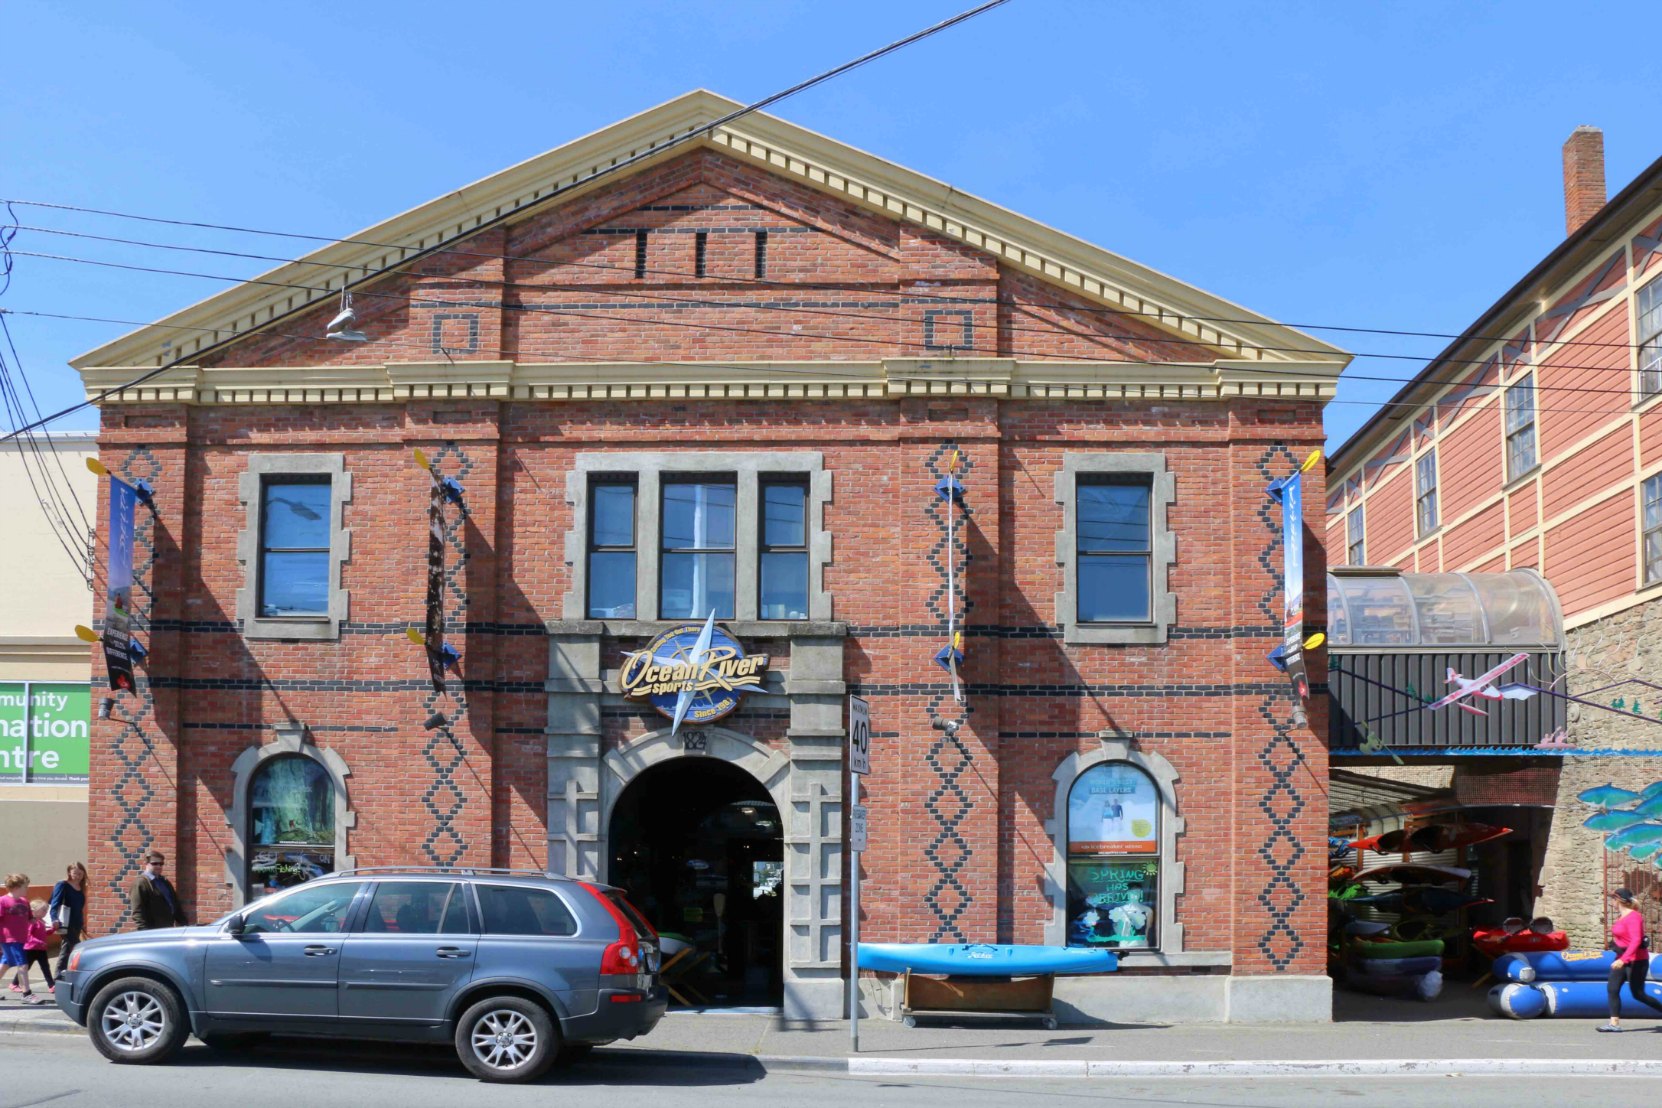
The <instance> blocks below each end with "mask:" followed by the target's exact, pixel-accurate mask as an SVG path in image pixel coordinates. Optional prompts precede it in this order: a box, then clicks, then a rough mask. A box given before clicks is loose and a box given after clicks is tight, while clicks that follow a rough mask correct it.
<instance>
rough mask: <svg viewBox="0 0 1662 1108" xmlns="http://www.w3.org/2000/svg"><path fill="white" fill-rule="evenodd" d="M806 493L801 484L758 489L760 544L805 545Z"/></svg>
mask: <svg viewBox="0 0 1662 1108" xmlns="http://www.w3.org/2000/svg"><path fill="white" fill-rule="evenodd" d="M807 506H808V490H807V488H806V487H804V486H802V485H763V486H762V545H763V546H806V545H807V538H806V535H807V532H806V529H805V525H806V518H805V517H806V509H807Z"/></svg>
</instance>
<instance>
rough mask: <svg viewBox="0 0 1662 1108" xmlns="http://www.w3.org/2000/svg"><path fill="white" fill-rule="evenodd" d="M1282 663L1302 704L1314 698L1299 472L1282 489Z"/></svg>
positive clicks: (1301, 486)
mask: <svg viewBox="0 0 1662 1108" xmlns="http://www.w3.org/2000/svg"><path fill="white" fill-rule="evenodd" d="M1281 591H1282V594H1283V596H1284V597H1285V600H1284V604H1283V611H1282V623H1281V651H1282V660H1283V661H1284V662H1285V663H1286V664H1287V675H1288V676H1289V677H1290V678H1292V682H1293V688H1294V690H1295V691H1297V693H1298V696H1299V699H1300V700H1306V699H1308V698H1309V696H1310V678H1309V676H1308V675H1307V674H1306V673H1305V669H1304V474H1303V473H1301V472H1299V471H1298V470H1294V471H1293V475H1292V476H1291V477H1288V478H1287V479H1286V482H1285V483H1284V484H1283V485H1282V486H1281Z"/></svg>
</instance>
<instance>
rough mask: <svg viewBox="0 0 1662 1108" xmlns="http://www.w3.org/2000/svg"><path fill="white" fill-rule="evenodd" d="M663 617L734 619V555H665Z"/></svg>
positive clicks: (659, 607)
mask: <svg viewBox="0 0 1662 1108" xmlns="http://www.w3.org/2000/svg"><path fill="white" fill-rule="evenodd" d="M660 572H661V573H662V575H663V582H662V584H663V590H662V595H661V596H660V597H659V603H658V618H659V619H704V618H705V617H706V616H708V615H709V614H710V611H711V609H712V608H713V609H714V610H715V613H716V618H717V619H732V618H733V555H731V554H665V555H664V557H663V561H662V563H661V566H660Z"/></svg>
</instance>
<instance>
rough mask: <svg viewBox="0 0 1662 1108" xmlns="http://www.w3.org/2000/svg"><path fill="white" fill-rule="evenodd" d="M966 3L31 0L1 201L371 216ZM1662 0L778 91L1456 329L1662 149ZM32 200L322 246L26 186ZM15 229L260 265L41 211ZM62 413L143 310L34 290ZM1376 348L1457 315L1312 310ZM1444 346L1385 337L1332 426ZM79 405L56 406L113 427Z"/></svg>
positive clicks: (953, 38)
mask: <svg viewBox="0 0 1662 1108" xmlns="http://www.w3.org/2000/svg"><path fill="white" fill-rule="evenodd" d="M969 6H970V0H884V2H882V3H868V2H865V0H843V2H840V3H837V4H826V3H823V2H821V3H810V2H792V0H756V2H751V0H730V2H726V3H715V2H708V3H706V2H695V0H677V2H635V0H613V2H612V3H607V4H595V3H568V2H564V0H561V2H544V3H525V4H509V3H493V2H490V0H477V2H474V3H470V4H466V5H458V4H454V3H427V2H421V0H402V2H399V3H381V2H358V3H351V4H340V3H333V4H323V3H311V2H305V0H302V2H294V3H290V4H286V5H281V6H272V5H264V4H223V3H220V4H209V3H205V2H204V3H197V4H185V3H165V2H161V3H156V2H153V3H149V4H144V5H135V4H127V3H116V2H113V0H92V2H88V3H82V4H64V3H59V2H57V0H9V3H8V4H7V18H6V23H7V27H8V31H9V32H10V33H9V34H8V35H7V38H8V40H9V44H10V46H11V49H10V50H9V51H8V53H7V76H6V81H5V85H6V95H5V96H4V97H0V134H3V135H4V136H5V137H6V144H5V149H4V157H3V158H0V195H3V196H6V197H11V198H22V199H29V200H47V201H54V202H60V203H68V204H76V205H83V206H87V207H97V208H110V209H116V210H120V211H129V212H139V213H144V214H151V215H162V216H169V217H174V218H184V219H194V220H201V221H207V222H215V223H227V224H238V225H242V226H249V227H260V228H272V229H281V230H288V231H300V232H306V233H311V234H322V235H349V234H351V233H352V232H354V231H356V230H358V229H360V228H362V227H365V226H368V225H370V224H372V223H374V222H377V221H379V220H381V219H383V218H385V217H387V216H389V215H392V214H394V213H396V212H399V211H403V210H404V209H406V208H409V207H412V206H414V205H417V204H420V203H423V202H425V201H427V200H430V199H432V198H434V197H436V196H438V195H440V194H441V193H443V192H445V191H447V190H449V189H451V188H454V187H455V186H457V185H461V184H464V183H466V182H469V181H472V180H475V179H477V178H480V177H483V176H486V175H488V174H490V173H493V172H495V171H496V170H498V169H502V168H504V167H506V166H508V165H511V164H513V163H515V162H518V161H520V160H522V159H524V158H526V157H529V156H531V155H534V154H537V153H540V152H541V151H543V150H546V149H549V148H551V147H554V146H558V145H560V144H561V143H563V142H565V141H567V140H568V139H571V138H574V137H577V136H579V135H582V134H585V133H587V132H589V131H591V130H594V129H596V128H598V127H602V126H604V125H606V124H607V123H610V122H612V121H614V120H617V119H620V118H622V117H624V116H627V115H630V114H633V113H634V112H637V111H639V110H641V109H643V108H646V107H650V106H651V105H653V104H656V103H659V102H661V101H664V100H667V99H669V98H671V97H673V96H676V95H678V94H679V93H681V92H684V91H686V90H687V89H690V88H695V87H700V86H702V87H707V88H710V89H713V90H715V91H717V92H720V93H723V94H724V95H727V96H730V97H733V98H734V99H737V100H741V101H750V100H754V99H758V98H760V97H762V96H764V95H767V94H769V93H771V92H774V91H776V90H777V89H780V88H783V87H785V86H787V85H790V84H793V83H795V82H796V81H798V80H801V79H803V78H805V77H807V76H810V75H812V74H814V73H817V72H819V71H821V70H823V69H827V68H829V67H831V66H833V65H835V64H837V63H840V62H842V61H845V60H847V59H849V58H852V57H854V56H856V55H858V54H860V53H863V52H865V51H866V50H869V49H871V48H873V47H875V46H878V45H881V44H883V43H885V42H888V41H890V40H892V39H895V38H899V37H901V36H902V35H904V34H907V33H910V32H911V31H914V30H916V29H918V28H920V27H922V26H924V25H926V24H929V23H933V22H935V21H937V20H939V19H941V18H944V17H946V16H948V15H950V14H953V13H954V12H956V11H958V10H961V9H962V8H965V7H969ZM1655 25H1656V24H1655V8H1654V4H1653V3H1650V4H1646V3H1591V4H1587V5H1583V6H1580V7H1578V8H1577V9H1575V11H1574V13H1573V15H1572V14H1571V13H1570V11H1569V9H1566V8H1565V7H1564V5H1563V4H1562V3H1555V4H1547V3H1537V2H1532V0H1517V2H1513V3H1467V4H1446V3H1438V4H1433V3H1415V2H1406V3H1392V4H1388V5H1387V4H1333V3H1280V4H1274V5H1268V4H1237V3H1223V2H1211V3H1199V2H1188V0H1173V2H1168V3H1159V4H1142V5H1131V4H1113V3H1108V2H1106V0H1013V2H1012V3H1009V4H1007V5H1005V6H1004V7H1002V8H999V9H996V10H994V11H993V12H991V13H989V14H987V15H984V16H981V17H980V18H979V19H977V20H974V21H972V22H970V23H968V24H966V25H964V26H961V27H958V28H955V29H953V30H950V31H947V32H945V33H943V34H941V35H939V36H936V37H935V38H933V39H930V40H928V41H926V42H924V43H921V44H918V45H916V46H913V47H910V48H908V49H907V50H905V51H902V52H900V53H898V54H895V55H892V56H890V57H888V58H885V59H883V60H880V61H878V62H875V63H873V64H871V65H868V66H866V67H864V68H862V69H860V70H857V71H855V72H854V73H851V74H849V75H846V76H844V77H841V78H838V79H837V80H835V81H834V82H831V83H829V84H827V85H824V86H821V87H819V88H816V89H813V90H811V91H809V92H807V93H804V94H802V95H800V96H798V97H796V98H794V99H792V100H789V101H787V102H785V103H784V104H782V105H780V106H779V107H777V108H776V109H774V110H775V112H776V114H779V115H782V116H784V117H786V118H788V119H791V120H793V121H794V122H797V123H800V124H802V125H804V126H807V127H811V128H813V129H815V130H818V131H821V132H824V133H826V134H829V135H831V136H833V137H835V138H837V139H840V140H842V141H844V142H847V143H850V144H851V145H854V146H857V147H861V148H863V149H866V150H869V151H871V152H873V153H875V154H878V155H880V156H882V157H885V158H889V159H892V160H894V161H896V162H899V163H901V164H903V165H907V166H910V167H912V168H913V169H916V170H919V171H921V172H923V173H926V174H928V175H930V176H933V177H938V178H941V179H943V180H945V181H948V182H950V183H951V184H953V185H955V186H957V187H959V188H961V189H963V190H965V191H968V192H973V193H976V194H978V195H980V196H983V197H985V198H987V199H989V200H992V201H995V202H997V203H999V204H1002V205H1004V206H1006V207H1009V208H1013V209H1015V210H1016V211H1019V212H1022V213H1024V214H1026V215H1028V216H1031V217H1033V218H1035V219H1038V220H1040V221H1041V222H1044V223H1048V224H1050V225H1052V226H1055V227H1058V228H1060V229H1062V230H1065V231H1068V232H1069V233H1072V234H1075V235H1078V236H1080V237H1082V238H1085V239H1088V240H1090V241H1092V242H1095V243H1098V244H1100V245H1102V246H1104V247H1107V248H1108V249H1110V250H1113V251H1116V252H1118V253H1120V254H1123V255H1125V256H1127V257H1130V258H1133V259H1135V260H1137V261H1139V262H1141V263H1143V264H1145V265H1148V266H1152V267H1153V268H1155V269H1158V270H1161V271H1163V272H1166V273H1169V274H1171V275H1173V276H1176V277H1178V278H1181V279H1183V280H1185V281H1188V282H1190V283H1191V284H1194V285H1198V286H1200V287H1201V288H1204V289H1207V290H1209V291H1211V292H1214V293H1217V294H1219V295H1221V296H1224V297H1227V298H1228V299H1231V300H1234V301H1236V302H1238V303H1241V304H1244V305H1246V306H1248V307H1250V308H1252V309H1254V310H1256V311H1260V312H1263V313H1265V314H1267V315H1270V316H1273V317H1276V318H1278V319H1282V320H1284V321H1287V322H1290V323H1295V324H1337V325H1349V326H1363V327H1383V328H1395V329H1403V330H1415V331H1433V332H1457V331H1459V330H1461V329H1462V328H1464V327H1465V326H1466V325H1467V324H1469V323H1470V322H1471V321H1472V319H1474V318H1475V317H1476V315H1477V313H1478V312H1480V311H1481V310H1482V309H1483V308H1485V307H1487V306H1488V305H1489V304H1490V303H1492V302H1493V301H1494V300H1495V299H1496V298H1497V297H1498V296H1499V295H1500V294H1501V293H1502V292H1504V291H1505V290H1506V289H1507V288H1509V287H1510V286H1511V285H1512V283H1513V282H1514V281H1516V280H1517V279H1518V278H1519V277H1521V276H1522V275H1523V273H1524V272H1525V271H1526V270H1527V269H1529V268H1530V267H1531V266H1533V265H1534V264H1535V263H1536V262H1537V261H1538V260H1539V259H1540V258H1541V257H1542V256H1543V255H1544V254H1545V253H1546V252H1547V251H1548V250H1550V249H1551V248H1552V247H1553V246H1554V245H1555V244H1556V243H1557V242H1558V241H1559V240H1560V239H1561V238H1562V236H1563V201H1562V187H1561V178H1560V162H1559V147H1560V146H1561V144H1562V143H1563V140H1564V139H1565V137H1566V136H1567V135H1568V134H1569V133H1570V131H1571V130H1572V129H1573V128H1574V127H1575V126H1576V125H1577V124H1582V123H1591V124H1595V125H1597V126H1600V127H1602V128H1604V131H1605V143H1606V159H1607V174H1608V179H1609V182H1610V191H1611V192H1612V193H1614V192H1615V191H1616V190H1617V189H1619V188H1620V187H1621V186H1622V185H1624V184H1626V183H1627V182H1628V181H1629V180H1631V179H1632V177H1633V176H1634V175H1636V174H1637V173H1638V172H1639V171H1640V170H1641V169H1642V168H1644V166H1646V165H1648V164H1649V163H1650V162H1651V161H1652V160H1653V159H1655V158H1656V157H1657V156H1659V155H1662V112H1658V111H1657V110H1656V107H1657V99H1656V85H1655V72H1654V66H1652V65H1651V64H1650V62H1649V61H1648V59H1647V57H1646V55H1645V54H1644V52H1643V49H1642V47H1641V46H1640V45H1639V44H1640V43H1641V42H1642V41H1643V40H1644V38H1645V36H1648V35H1651V34H1652V32H1653V31H1654V29H1655ZM17 214H18V217H19V220H20V222H22V223H24V224H29V225H35V226H51V227H59V228H68V229H75V230H82V231H91V232H94V233H100V234H111V235H121V236H126V237H132V238H148V239H152V240H161V241H167V242H172V243H186V244H190V245H205V246H213V247H216V248H221V249H232V250H245V251H250V252H253V253H266V254H285V253H286V254H290V255H292V254H294V253H298V252H302V251H303V250H304V249H305V248H306V247H305V246H304V244H300V243H292V242H287V241H285V240H279V239H258V238H254V239H250V238H246V237H239V236H231V235H225V234H222V233H209V232H187V231H186V230H184V229H180V228H171V227H159V226H153V225H152V226H146V225H142V224H136V223H131V222H125V221H117V220H106V219H96V218H93V217H88V216H81V215H74V214H71V213H61V212H47V211H43V210H41V209H37V208H22V207H20V208H18V209H17ZM14 246H15V247H16V248H17V249H20V250H35V251H42V252H47V253H63V254H73V255H78V256H82V257H97V258H105V259H111V260H118V261H126V262H133V263H137V264H148V265H164V266H173V267H176V268H183V269H192V270H197V271H202V272H211V273H218V274H224V275H227V276H235V277H247V276H251V275H253V274H254V273H257V272H259V271H260V270H262V269H265V268H268V266H267V265H266V264H264V263H258V262H250V261H240V260H236V259H218V258H209V257H206V256H202V255H189V254H175V253H165V252H158V251H151V250H139V249H137V248H120V247H115V246H111V245H107V244H97V243H88V242H77V241H75V240H72V239H65V238H61V237H59V236H52V235H45V234H40V233H38V232H30V231H24V232H21V233H20V234H19V236H18V239H17V241H16V243H15V244H14ZM225 287H227V286H226V285H225V284H224V283H216V282H210V281H201V280H194V279H185V278H166V277H156V276H150V275H144V274H134V273H126V272H122V271H118V270H99V269H95V268H93V267H90V266H80V265H67V264H64V263H59V262H49V261H45V260H41V259H36V258H27V257H22V258H18V259H17V264H16V269H15V272H14V275H13V281H12V285H11V289H10V291H9V292H7V293H6V294H5V295H4V297H0V306H4V307H8V308H12V309H16V310H19V311H24V310H33V311H43V312H61V313H67V314H73V315H93V316H108V317H113V318H117V319H131V320H149V319H156V318H159V317H161V316H164V315H166V314H167V313H169V312H171V311H174V310H176V309H178V308H181V307H183V306H185V305H186V304H189V303H193V302H195V301H196V300H199V299H202V298H203V297H205V296H208V295H211V294H212V293H213V292H215V291H217V290H219V289H222V288H225ZM10 325H11V330H12V335H13V337H14V339H15V340H16V342H17V345H18V348H19V353H20V354H21V358H22V362H23V365H24V367H25V368H26V369H27V371H28V373H29V376H30V380H31V381H32V383H33V386H34V389H35V393H36V395H37V397H38V398H39V401H40V405H41V407H42V408H43V409H47V410H54V409H56V408H58V407H62V406H64V405H66V404H68V403H72V402H74V401H75V400H78V399H80V398H81V395H82V394H81V392H80V389H79V383H78V381H77V380H76V378H75V375H74V374H73V373H72V371H70V370H69V369H68V368H67V366H66V365H65V363H66V362H67V360H68V359H69V358H71V357H73V356H75V355H77V354H80V353H82V352H84V351H85V350H87V349H90V348H91V347H93V346H96V345H98V344H99V343H102V342H104V341H107V340H109V339H112V338H114V337H116V336H117V335H119V334H121V333H123V332H124V331H125V330H127V329H128V328H124V327H120V326H111V325H107V324H90V323H69V322H60V321H51V320H44V319H33V318H17V317H13V318H11V320H10ZM1313 333H1315V334H1318V335H1321V336H1323V337H1326V338H1328V339H1330V340H1331V341H1335V342H1337V343H1338V344H1339V345H1341V346H1345V347H1347V348H1348V349H1350V350H1352V351H1354V352H1356V353H1357V354H1359V355H1363V354H1366V355H1410V356H1412V357H1414V358H1422V359H1423V358H1424V357H1427V356H1429V355H1431V354H1434V353H1435V352H1436V351H1438V350H1439V349H1441V348H1442V346H1443V345H1444V340H1442V339H1437V338H1419V339H1409V338H1392V337H1387V336H1377V335H1345V334H1339V333H1334V332H1328V331H1314V332H1313ZM1419 364H1420V363H1418V362H1416V361H1414V360H1408V361H1401V360H1391V359H1388V358H1382V357H1375V356H1368V357H1358V358H1357V360H1356V362H1355V363H1354V364H1353V366H1352V367H1351V370H1350V374H1349V375H1348V379H1347V380H1346V382H1345V383H1344V384H1343V386H1342V387H1341V390H1340V394H1339V402H1337V403H1335V404H1333V405H1331V406H1330V407H1329V408H1328V413H1327V425H1328V430H1329V436H1330V443H1331V444H1332V445H1337V444H1338V443H1339V442H1340V441H1342V440H1343V439H1344V438H1345V437H1346V436H1347V435H1348V434H1349V433H1350V432H1351V431H1352V430H1354V429H1355V428H1356V427H1357V426H1358V425H1359V424H1360V423H1361V421H1362V420H1363V419H1365V418H1366V417H1367V415H1368V414H1369V413H1370V412H1371V410H1372V405H1373V404H1375V403H1377V402H1378V401H1379V400H1381V399H1383V398H1385V397H1386V396H1388V395H1390V393H1392V392H1393V391H1395V389H1396V387H1397V385H1396V383H1395V382H1391V381H1369V380H1364V379H1362V378H1363V377H1364V376H1373V377H1389V378H1399V379H1400V378H1404V377H1406V376H1408V375H1410V374H1411V373H1412V372H1413V371H1414V370H1415V369H1416V368H1418V365H1419ZM95 420H96V416H95V415H94V414H93V413H91V412H82V413H80V414H78V415H77V416H74V417H70V418H68V419H65V420H64V421H62V422H60V423H59V424H56V425H55V426H57V427H59V428H65V429H67V428H76V427H90V426H93V425H94V424H95Z"/></svg>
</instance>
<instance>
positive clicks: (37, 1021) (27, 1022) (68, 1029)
mask: <svg viewBox="0 0 1662 1108" xmlns="http://www.w3.org/2000/svg"><path fill="white" fill-rule="evenodd" d="M8 1031H10V1032H13V1033H17V1032H24V1031H27V1032H30V1033H42V1032H44V1033H46V1034H53V1035H79V1034H83V1033H84V1032H83V1031H82V1029H81V1028H80V1027H78V1026H77V1025H75V1024H73V1023H71V1022H70V1021H69V1020H67V1019H53V1018H52V1017H51V1016H37V1017H29V1016H24V1017H21V1018H15V1019H0V1035H3V1034H5V1033H6V1032H8Z"/></svg>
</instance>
